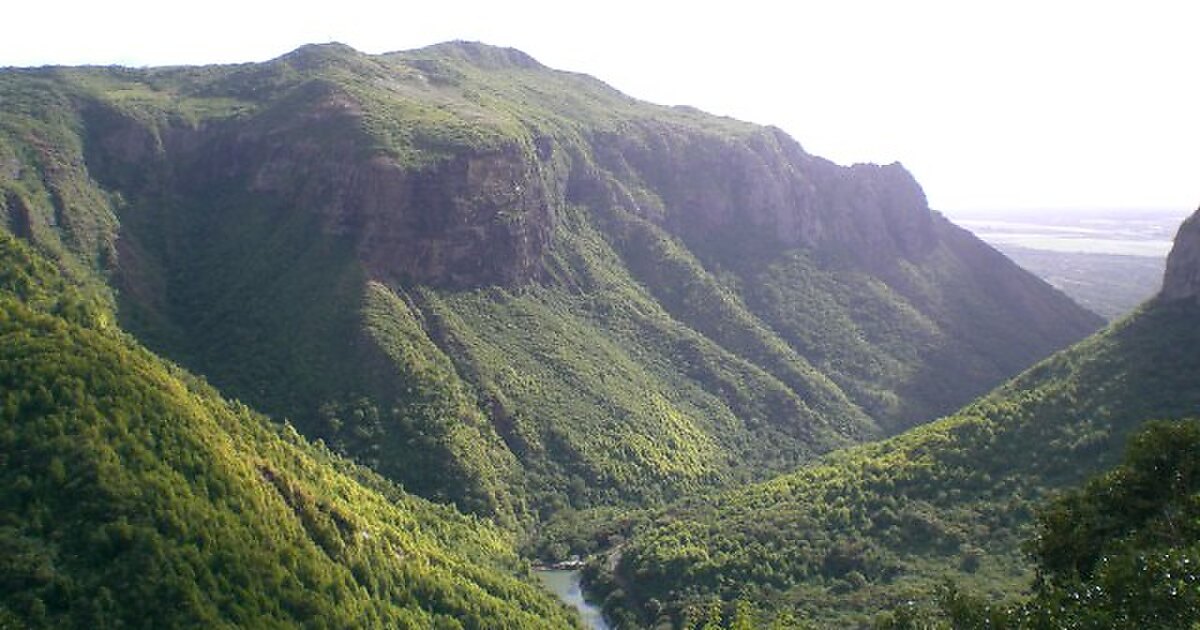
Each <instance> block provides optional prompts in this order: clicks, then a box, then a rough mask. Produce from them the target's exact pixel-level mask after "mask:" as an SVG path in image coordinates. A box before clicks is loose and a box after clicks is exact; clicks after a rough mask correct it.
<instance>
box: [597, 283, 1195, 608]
mask: <svg viewBox="0 0 1200 630" xmlns="http://www.w3.org/2000/svg"><path fill="white" fill-rule="evenodd" d="M1196 309H1197V307H1196V306H1195V305H1194V304H1189V303H1152V304H1150V305H1149V306H1147V307H1145V308H1144V309H1143V310H1142V311H1140V312H1138V313H1137V314H1135V316H1133V317H1131V318H1130V319H1127V320H1125V321H1123V322H1120V323H1118V324H1116V325H1114V326H1113V327H1111V328H1110V329H1109V330H1106V331H1105V332H1103V333H1102V334H1099V335H1097V336H1095V337H1093V338H1092V339H1089V340H1088V341H1086V342H1084V343H1081V344H1079V345H1077V346H1075V347H1073V348H1071V349H1069V350H1067V351H1064V352H1062V353H1060V354H1058V355H1056V356H1054V357H1052V358H1051V359H1048V360H1046V361H1044V362H1043V363H1041V364H1039V365H1037V366H1035V367H1034V368H1032V369H1030V370H1029V371H1028V372H1026V373H1025V374H1023V375H1022V376H1020V377H1019V378H1017V379H1015V380H1014V381H1012V382H1010V383H1009V384H1007V385H1005V386H1004V387H1002V388H1000V389H998V390H997V391H996V392H994V393H993V394H991V395H989V396H987V397H985V398H983V399H981V400H979V401H978V402H976V403H973V404H972V405H969V406H967V407H966V408H964V409H963V410H962V411H960V412H959V413H957V414H955V415H954V416H951V417H949V418H946V419H944V420H941V421H938V422H935V423H932V424H930V425H926V426H923V427H919V428H917V429H914V430H911V431H909V432H907V433H905V434H902V435H900V436H898V437H896V438H893V439H891V440H888V441H885V442H881V443H876V444H871V445H866V446H861V447H856V448H853V449H849V450H845V451H839V452H836V453H833V454H830V455H829V456H826V457H824V458H822V459H821V460H819V461H818V462H817V463H814V464H813V465H810V466H806V467H803V468H801V469H800V470H798V471H796V472H795V473H792V474H789V475H784V476H781V477H778V478H776V479H774V480H771V481H769V482H766V483H763V484H759V485H755V486H751V487H748V488H744V489H738V490H733V491H729V492H726V493H722V494H718V495H715V496H711V497H697V498H692V499H687V500H684V501H681V502H679V503H677V504H675V505H673V506H671V507H669V508H667V509H665V510H662V511H660V512H658V513H657V514H656V515H654V516H652V517H649V518H647V519H645V520H646V524H645V525H644V526H642V528H641V529H640V531H635V532H634V535H633V536H632V537H631V538H630V539H629V540H628V541H627V542H625V543H624V544H623V545H620V546H618V547H617V548H616V549H615V551H614V552H613V553H614V555H613V556H612V557H611V558H608V559H605V560H602V561H599V562H597V564H596V565H595V567H594V568H593V571H594V573H595V574H596V578H595V580H596V583H597V584H599V588H600V590H602V591H604V592H607V593H609V605H610V606H611V607H613V608H614V609H620V610H623V611H625V612H624V613H618V614H625V615H630V614H632V616H633V617H634V618H640V619H643V620H651V621H652V620H654V619H655V618H656V617H657V618H661V619H666V620H673V621H672V623H674V624H675V625H679V624H681V623H682V620H683V619H685V618H686V612H685V611H686V610H687V609H688V608H689V606H695V605H697V604H698V602H704V601H707V600H708V598H713V597H716V598H719V599H721V600H724V601H732V600H734V599H736V598H738V597H748V598H749V599H750V600H751V601H752V602H753V603H755V604H756V605H759V606H764V607H766V608H767V609H780V610H794V611H796V612H798V613H800V614H802V615H809V616H811V617H813V618H815V619H817V620H818V621H821V622H823V623H834V622H835V621H834V620H838V621H837V622H839V623H845V622H847V621H851V622H853V620H855V619H857V620H858V623H866V621H867V619H868V618H869V617H870V615H872V614H873V613H875V612H877V611H880V610H888V609H893V608H895V609H897V610H902V609H903V608H902V604H903V603H904V602H907V601H909V600H917V601H923V600H928V598H929V596H930V594H931V593H933V592H934V591H935V590H936V589H937V588H938V586H939V585H940V584H942V583H943V581H944V580H945V579H946V578H950V579H951V580H952V581H953V583H954V584H955V585H956V587H958V588H959V589H961V590H962V592H975V593H981V594H983V596H985V597H987V598H988V599H1004V598H1006V597H1011V596H1012V595H1013V594H1015V593H1016V592H1017V591H1018V590H1019V589H1020V587H1021V585H1022V584H1024V583H1026V582H1027V579H1028V578H1029V577H1030V568H1029V565H1028V564H1027V563H1026V561H1025V559H1024V558H1023V556H1022V555H1021V554H1020V552H1019V541H1020V540H1021V539H1022V538H1024V537H1026V536H1028V535H1029V534H1030V533H1031V531H1032V530H1031V527H1032V523H1033V513H1034V509H1035V507H1036V506H1037V505H1038V503H1039V502H1040V501H1041V500H1042V498H1043V497H1044V496H1046V493H1047V491H1048V490H1050V489H1055V488H1064V487H1068V486H1070V485H1072V484H1075V483H1079V482H1080V481H1081V480H1082V479H1083V478H1084V477H1085V476H1086V475H1088V474H1090V473H1094V472H1097V471H1101V470H1104V469H1105V468H1107V467H1109V466H1111V465H1113V464H1115V463H1116V461H1117V457H1118V453H1119V446H1120V445H1121V444H1123V443H1124V442H1125V439H1126V437H1127V436H1128V435H1129V434H1130V433H1131V432H1132V431H1134V430H1135V429H1137V427H1139V426H1140V423H1141V422H1142V421H1143V419H1145V418H1148V417H1157V418H1182V417H1187V416H1189V415H1193V414H1194V413H1195V411H1196V409H1197V407H1198V405H1200V388H1198V387H1197V383H1200V378H1198V377H1200V353H1197V352H1196V348H1197V347H1200V332H1197V330H1196V328H1195V327H1194V326H1193V325H1192V322H1194V318H1195V317H1196V315H1197V312H1196ZM1161 441H1162V439H1161V438H1160V439H1159V442H1152V443H1154V444H1159V443H1160V442H1161ZM1178 441H1180V442H1183V443H1186V441H1185V440H1182V439H1179V440H1178ZM1137 444H1143V442H1138V443H1137ZM1180 448H1188V447H1185V446H1181V447H1180ZM1155 449H1157V450H1159V451H1162V454H1163V456H1164V457H1165V456H1168V455H1169V454H1171V453H1172V451H1171V450H1170V449H1165V448H1159V447H1158V446H1143V447H1141V451H1142V452H1149V451H1151V450H1155ZM1136 452H1138V447H1136V446H1135V453H1136ZM1179 459H1181V460H1183V461H1190V460H1187V458H1186V457H1180V458H1179ZM1158 470H1159V473H1158V474H1163V475H1168V478H1170V475H1173V474H1174V472H1173V471H1172V469H1171V468H1170V467H1165V466H1160V467H1158ZM1184 472H1186V471H1184ZM1115 474H1117V475H1118V477H1117V478H1120V479H1129V480H1130V484H1131V485H1129V486H1128V496H1130V497H1133V496H1135V495H1140V494H1141V492H1142V490H1141V489H1143V488H1148V487H1149V486H1150V484H1151V480H1152V479H1153V478H1152V477H1151V476H1149V475H1146V476H1145V477H1144V478H1138V481H1137V482H1136V483H1135V482H1134V479H1133V478H1131V477H1129V474H1128V473H1115ZM1186 477H1187V475H1186V474H1185V475H1184V476H1183V477H1182V478H1181V479H1186ZM1181 483H1183V482H1182V481H1181ZM1164 486H1165V487H1162V489H1161V490H1157V491H1155V492H1149V491H1146V493H1145V497H1144V501H1145V502H1146V505H1145V506H1144V509H1145V510H1148V511H1149V512H1150V513H1155V514H1157V512H1155V510H1156V509H1157V508H1156V507H1154V506H1155V505H1156V503H1155V500H1156V497H1164V496H1174V497H1178V496H1181V495H1179V494H1178V493H1173V492H1172V488H1173V487H1174V486H1172V485H1171V484H1164ZM1186 494H1187V493H1186V492H1185V493H1184V496H1186ZM1110 496H1116V495H1112V494H1111V492H1110ZM1114 500H1119V497H1116V498H1115V499H1114ZM1058 505H1059V507H1058V508H1057V512H1051V516H1049V517H1047V518H1050V519H1051V520H1052V521H1055V522H1059V523H1060V527H1061V528H1062V529H1065V530H1067V531H1071V532H1073V533H1074V534H1075V535H1076V536H1075V537H1065V536H1061V535H1060V536H1055V537H1051V538H1050V539H1048V541H1055V540H1063V541H1066V543H1069V544H1067V545H1066V546H1065V547H1063V548H1061V549H1060V548H1058V547H1057V546H1055V545H1054V544H1051V542H1048V541H1047V539H1043V543H1042V545H1043V547H1041V549H1042V551H1041V552H1039V553H1041V554H1042V557H1043V559H1044V561H1046V562H1047V564H1048V565H1049V566H1053V567H1060V566H1066V567H1074V568H1073V569H1072V570H1073V571H1076V572H1078V571H1082V567H1081V565H1079V564H1078V562H1079V561H1080V559H1081V558H1082V559H1084V560H1086V559H1087V558H1089V557H1090V556H1086V555H1081V554H1082V551H1081V550H1086V552H1087V553H1089V554H1097V553H1098V554H1103V553H1105V551H1104V549H1105V547H1103V546H1101V545H1097V544H1096V542H1097V541H1100V540H1108V539H1109V538H1111V537H1113V536H1117V538H1118V539H1119V538H1120V535H1121V531H1123V530H1121V529H1119V528H1118V529H1111V528H1112V527H1117V523H1122V522H1125V521H1123V520H1120V519H1118V520H1116V521H1115V522H1114V523H1111V524H1110V525H1107V526H1106V525H1104V524H1105V523H1106V522H1108V521H1109V519H1112V518H1114V517H1115V515H1116V514H1115V513H1113V512H1111V510H1110V506H1108V505H1107V504H1100V503H1096V502H1095V501H1094V499H1089V500H1088V501H1083V500H1081V499H1068V500H1065V502H1064V503H1060V504H1058ZM1137 505H1139V503H1138V502H1136V501H1131V502H1130V504H1129V505H1128V506H1126V507H1125V508H1123V509H1124V510H1125V511H1126V512H1127V513H1128V511H1129V510H1130V509H1133V508H1135V507H1136V506H1137ZM1088 506H1092V507H1088ZM1087 510H1091V511H1090V512H1089V511H1087ZM1118 513H1120V512H1118ZM1054 514H1057V515H1058V516H1054ZM1088 514H1092V515H1094V516H1091V517H1089V516H1088ZM1101 515H1105V516H1103V517H1101ZM1180 518H1182V515H1181V517H1180ZM1089 519H1090V520H1089ZM1089 522H1091V523H1093V527H1094V529H1091V530H1087V529H1080V528H1084V527H1087V526H1086V525H1084V524H1083V523H1089ZM1168 522H1176V520H1175V519H1173V518H1172V519H1169V521H1168ZM1180 522H1182V521H1180ZM1105 527H1109V529H1105ZM1089 532H1090V533H1089ZM1085 533H1086V534H1087V535H1084V534H1085ZM1180 533H1181V535H1186V532H1184V531H1182V530H1181V532H1180ZM1185 553H1190V552H1185ZM1060 555H1063V556H1065V557H1066V558H1068V559H1070V560H1069V561H1064V560H1058V559H1056V558H1058V556H1060ZM1185 561H1187V562H1192V561H1191V560H1189V559H1188V556H1186V555H1178V554H1175V553H1174V552H1172V553H1169V554H1167V555H1161V556H1151V555H1146V556H1144V562H1146V563H1149V564H1144V565H1137V566H1135V565H1132V564H1131V565H1128V566H1125V565H1121V564H1120V563H1115V564H1113V565H1112V566H1113V567H1114V568H1113V569H1112V570H1113V571H1114V572H1122V571H1124V572H1135V571H1142V572H1143V574H1144V575H1149V573H1146V572H1155V571H1162V572H1164V574H1165V572H1172V570H1173V568H1174V572H1173V573H1172V574H1173V575H1175V574H1177V573H1178V569H1177V568H1175V567H1174V564H1175V563H1184V562H1185ZM610 566H611V567H615V571H611V572H610V571H607V570H606V567H610ZM1118 567H1119V568H1118ZM1055 570H1056V571H1058V572H1060V573H1061V571H1062V569H1057V568H1056V569H1055ZM1057 574H1058V573H1055V575H1057ZM1048 577H1049V576H1048ZM1157 577H1161V576H1157ZM1157 577H1154V578H1151V579H1149V581H1148V582H1147V584H1150V583H1156V584H1158V585H1159V586H1161V587H1162V588H1168V587H1167V586H1164V583H1163V582H1153V580H1154V579H1157ZM1049 583H1054V582H1053V580H1051V581H1050V582H1049ZM1070 592H1072V593H1076V594H1078V593H1079V592H1078V591H1070ZM1072 597H1073V595H1072ZM1143 599H1145V600H1146V601H1148V602H1149V601H1152V599H1151V598H1148V597H1144V598H1143Z"/></svg>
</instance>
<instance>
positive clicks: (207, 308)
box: [0, 42, 1200, 630]
mask: <svg viewBox="0 0 1200 630" xmlns="http://www.w3.org/2000/svg"><path fill="white" fill-rule="evenodd" d="M1127 218H1128V217H1126V219H1127ZM1182 218H1183V217H1181V216H1180V217H1174V218H1173V219H1172V218H1171V217H1168V216H1166V215H1162V216H1160V215H1154V216H1153V217H1151V216H1149V215H1147V216H1145V217H1143V219H1144V220H1143V219H1138V220H1136V221H1135V220H1128V221H1126V220H1125V219H1121V220H1122V221H1125V222H1124V223H1120V225H1122V226H1123V227H1122V228H1121V229H1120V230H1118V233H1116V234H1115V235H1114V234H1113V233H1112V232H1111V231H1110V230H1108V228H1107V227H1104V226H1108V225H1109V224H1099V223H1095V218H1094V217H1093V218H1089V219H1079V220H1078V221H1075V220H1072V221H1075V222H1068V223H1056V222H1055V220H1045V221H1043V220H1041V219H1038V220H1035V219H1034V218H1029V219H1028V220H1025V219H1022V220H1020V221H1016V220H1015V219H1013V218H1012V217H1009V218H1008V219H1003V220H1001V219H998V218H996V217H990V218H989V217H977V218H975V219H972V220H969V221H963V224H964V225H965V226H967V227H970V228H971V229H973V230H975V231H976V234H978V237H977V236H976V235H973V234H972V233H971V232H970V231H968V230H967V229H964V227H961V226H960V225H958V224H956V223H955V222H952V221H951V220H949V219H947V218H946V217H945V216H944V215H942V214H941V213H939V212H936V211H934V210H931V209H930V207H929V204H928V201H927V200H926V197H925V193H924V190H923V189H922V188H921V186H920V184H919V183H918V182H917V181H916V180H915V179H914V177H913V176H912V175H911V174H910V173H909V172H908V171H907V170H906V169H905V168H904V167H903V166H902V165H900V164H899V163H894V164H889V165H874V164H855V165H852V166H842V165H838V164H835V163H833V162H831V161H828V160H826V159H823V158H821V157H818V156H815V155H812V154H810V153H808V152H807V151H806V150H805V149H804V148H803V147H802V146H801V145H800V144H799V143H798V142H797V141H796V140H794V139H792V138H791V137H790V136H788V135H787V134H786V133H784V132H783V131H781V130H780V129H778V128H774V127H764V126H760V125H754V124H750V123H744V122H740V121H737V120H733V119H730V118H725V117H718V116H712V115H709V114H705V113H703V112H700V111H699V110H695V109H693V108H688V107H666V106H660V105H654V104H651V103H646V102H642V101H638V100H636V99H633V98H631V97H629V96H627V95H625V94H622V93H621V92H619V91H617V90H615V89H613V88H612V87H610V86H608V85H606V84H604V83H602V82H601V81H599V80H597V79H594V78H592V77H589V76H586V75H581V74H575V73H570V72H564V71H559V70H554V69H551V68H548V67H546V66H544V65H542V64H541V63H540V62H538V61H537V60H535V59H533V58H532V57H530V56H529V55H527V54H525V53H523V52H521V51H518V50H515V49H511V48H500V47H494V46H488V45H484V44H478V43H472V42H447V43H444V44H437V45H434V46H429V47H426V48H420V49H416V50H409V51H401V52H393V53H386V54H380V55H370V54H365V53H362V52H360V51H358V50H355V49H353V48H351V47H349V46H344V45H341V44H322V45H307V46H303V47H301V48H299V49H297V50H294V51H293V52H291V53H288V54H285V55H282V56H280V57H277V58H275V59H272V60H269V61H266V62H261V63H244V64H231V65H213V66H179V67H151V68H122V67H98V66H97V67H45V68H32V69H28V68H6V69H0V246H2V247H0V254H2V256H0V307H2V309H0V353H3V359H4V360H3V361H2V362H0V366H2V367H0V384H2V385H3V387H2V388H0V395H2V401H0V402H2V403H3V408H2V409H3V416H0V418H2V420H3V422H2V424H0V443H2V444H3V450H2V451H0V482H2V483H0V505H2V506H3V510H2V511H0V563H2V565H0V566H2V567H3V568H4V571H3V572H0V573H3V575H5V577H4V578H3V580H4V585H3V587H2V588H0V626H4V625H14V626H26V627H83V626H89V625H100V626H105V625H112V626H117V625H122V624H124V625H146V624H148V623H152V621H157V622H161V623H162V624H165V625H168V626H175V627H178V626H194V625H216V626H232V627H263V626H270V627H413V628H537V627H547V628H551V627H553V628H564V627H610V626H611V627H614V628H641V627H648V628H649V627H652V628H687V629H689V630H691V629H692V628H697V629H699V628H703V629H704V630H708V629H710V628H711V629H715V628H723V627H728V628H745V627H777V628H790V627H814V626H815V627H872V626H877V627H906V626H903V625H897V626H881V624H888V623H901V622H902V621H903V619H907V617H904V615H906V614H908V613H906V612H904V611H905V610H907V609H906V608H905V606H907V605H909V604H910V603H913V602H915V603H916V604H913V605H915V606H917V608H919V609H920V610H917V608H914V609H913V611H912V612H913V614H914V615H915V614H918V613H919V614H920V615H926V616H927V617H928V618H930V619H937V620H942V617H944V616H945V615H944V614H943V613H944V611H940V609H938V608H937V605H936V601H943V600H944V599H945V598H943V599H942V600H936V597H940V596H939V595H937V594H938V593H942V592H943V591H942V590H939V589H942V588H943V586H944V585H945V584H947V583H950V584H953V585H954V587H955V588H958V589H961V591H962V593H965V594H967V595H969V596H970V597H982V598H985V599H986V600H987V601H989V602H1011V601H1015V599H1014V598H1017V597H1019V596H1021V595H1022V594H1023V593H1025V592H1026V591H1028V588H1029V584H1030V583H1031V580H1033V577H1034V575H1035V570H1037V569H1035V567H1033V566H1032V565H1031V564H1030V562H1029V559H1028V558H1027V557H1026V556H1024V555H1023V554H1022V552H1021V545H1022V541H1023V540H1026V539H1027V538H1029V536H1031V535H1033V533H1034V532H1035V531H1037V530H1036V528H1037V527H1038V521H1037V517H1036V515H1037V514H1039V513H1040V512H1039V510H1041V509H1043V506H1045V505H1047V502H1048V501H1050V500H1051V499H1052V498H1053V497H1054V496H1056V493H1058V492H1060V491H1062V490H1064V489H1067V488H1071V487H1075V486H1078V485H1080V484H1083V483H1085V482H1086V481H1087V480H1088V479H1089V478H1091V477H1092V476H1093V475H1097V474H1101V473H1103V472H1104V471H1105V470H1108V469H1110V468H1112V467H1113V466H1117V465H1118V464H1119V463H1120V462H1121V461H1122V459H1121V457H1122V453H1123V452H1124V448H1125V445H1126V442H1127V441H1128V439H1129V437H1130V436H1132V435H1135V434H1138V431H1139V430H1140V428H1141V426H1142V424H1143V423H1145V422H1146V421H1150V420H1175V421H1178V420H1183V419H1185V418H1188V417H1193V416H1196V415H1200V407H1198V405H1200V391H1198V390H1197V389H1196V385H1195V384H1196V383H1200V380H1197V378H1196V376H1197V374H1196V370H1197V369H1200V365H1198V364H1197V358H1196V357H1198V356H1200V353H1197V352H1195V350H1196V344H1197V342H1200V339H1197V337H1196V331H1195V327H1194V326H1192V325H1191V323H1192V322H1193V321H1194V318H1195V315H1196V312H1195V311H1196V308H1197V306H1196V304H1197V301H1196V295H1197V291H1198V289H1197V287H1198V286H1200V283H1197V281H1196V278H1197V277H1200V262H1198V261H1200V259H1198V258H1197V256H1196V251H1200V250H1197V248H1198V247H1200V237H1198V236H1197V235H1196V234H1195V230H1196V229H1197V228H1196V226H1197V225H1198V224H1197V223H1196V218H1195V217H1193V218H1192V219H1191V220H1190V221H1189V223H1187V224H1185V228H1184V231H1182V232H1180V237H1179V239H1178V240H1177V241H1176V242H1175V244H1174V249H1173V250H1172V253H1171V257H1170V261H1169V262H1165V261H1164V257H1165V256H1166V252H1167V247H1169V246H1170V239H1171V238H1172V236H1173V234H1174V228H1173V227H1168V224H1169V223H1170V222H1171V221H1172V220H1173V221H1174V222H1175V223H1174V225H1178V222H1179V221H1180V220H1182ZM1042 219H1044V217H1043V218H1042ZM1105 220H1109V219H1105ZM1014 221H1015V222H1014ZM1139 221H1142V222H1139ZM1189 226H1190V227H1189ZM1168 232H1170V233H1168ZM989 242H990V243H992V244H993V245H995V248H993V247H992V246H991V245H989ZM1064 243H1067V244H1064ZM1075 247H1080V248H1083V249H1084V250H1085V251H1083V252H1079V251H1077V250H1076V249H1073V248H1075ZM997 250H999V251H997ZM1006 255H1008V257H1007V258H1006ZM1009 258H1012V259H1013V260H1015V261H1017V263H1020V264H1022V265H1025V266H1026V267H1027V268H1028V269H1030V270H1031V271H1033V273H1031V272H1030V271H1026V269H1023V268H1022V267H1020V266H1018V264H1016V263H1014V262H1013V260H1010V259H1009ZM1164 270H1165V273H1166V280H1165V283H1161V286H1163V287H1164V288H1163V290H1162V292H1161V295H1158V297H1154V296H1155V295H1157V294H1158V293H1159V287H1160V281H1161V280H1162V277H1163V273H1164ZM1035 273H1036V275H1035ZM1039 276H1040V277H1041V278H1039ZM1110 277H1119V279H1120V282H1115V283H1110V282H1109V279H1110ZM1047 281H1048V282H1049V284H1048V283H1047ZM1051 285H1054V286H1051ZM1055 287H1057V289H1056V288H1055ZM1068 296H1070V297H1068ZM1147 299H1148V301H1146V300H1147ZM1073 300H1074V301H1073ZM1076 302H1079V303H1076ZM1080 304H1083V306H1081V305H1080ZM1137 304H1141V306H1137ZM1085 306H1086V307H1087V308H1085ZM1088 309H1091V310H1088ZM1130 311H1132V315H1130V316H1128V317H1122V314H1123V313H1126V312H1130ZM1101 315H1103V317H1101ZM1106 319H1108V320H1110V323H1107V324H1106ZM1167 430H1169V429H1167ZM1146 439H1150V438H1146ZM574 555H578V556H580V557H583V558H585V559H586V566H585V567H584V569H583V570H582V572H581V573H574V572H570V573H565V574H557V573H556V574H549V573H540V574H539V572H538V571H536V570H534V567H538V566H542V565H541V563H542V562H554V561H559V560H564V559H566V558H568V557H571V556H574ZM546 580H550V581H552V582H553V583H554V584H553V585H552V589H551V590H553V591H554V593H555V594H557V595H558V596H559V597H560V599H561V600H562V601H557V600H556V599H555V595H554V594H552V593H551V592H550V591H548V590H546V589H544V588H542V586H543V584H544V582H545V581H546ZM581 580H582V584H581ZM581 588H582V589H586V590H587V592H588V595H589V597H588V600H589V601H591V600H594V601H595V602H596V604H595V605H592V604H589V603H588V602H587V601H584V599H583V597H582V591H581ZM955 592H958V591H955ZM967 595H964V596H967ZM935 600H936V601H935ZM564 602H565V603H564ZM1032 605H1033V604H1030V606H1032ZM601 610H603V614H604V615H605V616H606V617H607V619H608V621H607V622H606V621H605V620H604V619H603V618H601V617H600V614H601ZM972 610H974V609H972ZM1031 610H1032V608H1031ZM1039 610H1040V609H1039ZM168 612H169V614H168ZM580 612H582V613H583V615H582V616H580V614H578V613H580ZM981 614H982V613H981ZM163 615H166V616H163ZM898 615H899V616H898ZM938 615H942V617H939V616H938ZM914 618H915V617H914ZM897 619H900V621H897ZM609 622H611V624H610V623H609ZM938 622H939V623H940V621H938ZM931 623H932V622H931Z"/></svg>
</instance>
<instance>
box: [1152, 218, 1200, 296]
mask: <svg viewBox="0 0 1200 630" xmlns="http://www.w3.org/2000/svg"><path fill="white" fill-rule="evenodd" d="M1160 295H1161V296H1162V299H1164V300H1195V299H1196V298H1197V297H1198V296H1200V210H1198V211H1197V212H1196V213H1195V214H1193V215H1192V216H1190V217H1188V219H1187V220H1186V221H1184V222H1183V225H1181V226H1180V227H1179V233H1178V234H1176V235H1175V245H1174V246H1173V247H1172V248H1171V254H1170V256H1168V257H1167V273H1166V275H1165V276H1163V288H1162V292H1161V293H1160Z"/></svg>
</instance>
